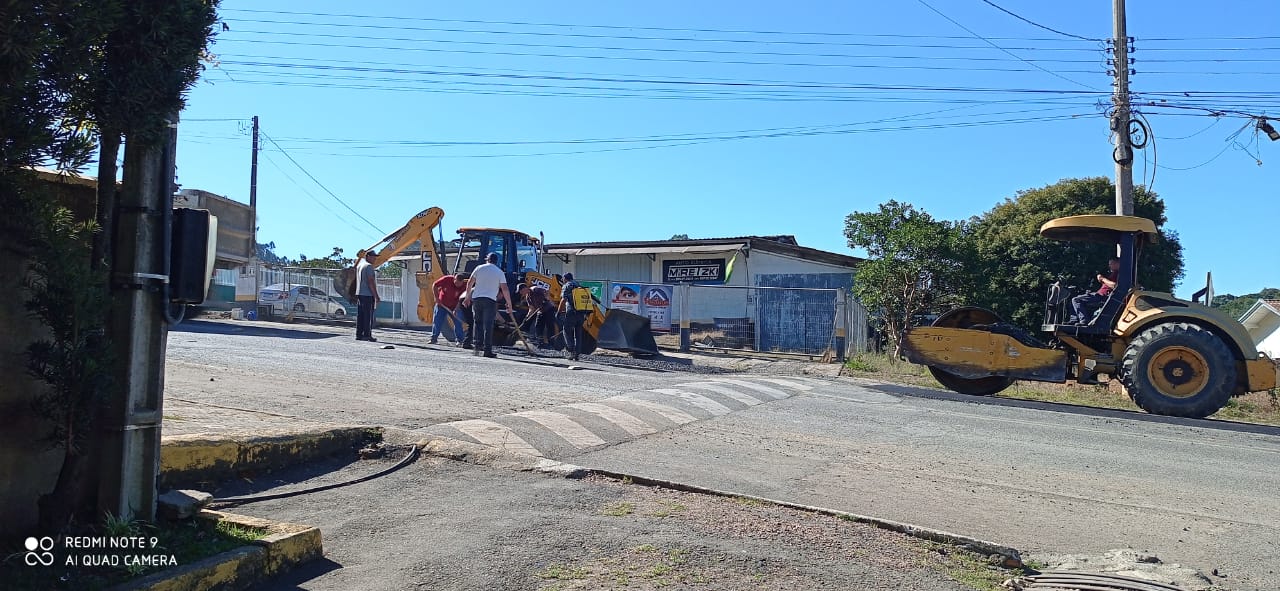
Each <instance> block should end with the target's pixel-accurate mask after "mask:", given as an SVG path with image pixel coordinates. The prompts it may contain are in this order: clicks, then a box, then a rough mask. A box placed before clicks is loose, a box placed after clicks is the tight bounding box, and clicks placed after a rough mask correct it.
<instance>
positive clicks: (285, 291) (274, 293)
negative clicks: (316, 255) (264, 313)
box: [258, 283, 352, 318]
mask: <svg viewBox="0 0 1280 591" xmlns="http://www.w3.org/2000/svg"><path fill="white" fill-rule="evenodd" d="M258 305H259V306H270V307H271V309H272V311H273V312H275V313H277V314H286V313H289V312H293V313H295V314H299V313H301V314H306V315H322V316H331V317H333V318H346V317H347V315H348V314H350V313H352V310H351V307H350V305H349V304H344V303H343V302H342V301H341V299H340V298H338V297H337V296H334V295H331V294H329V293H326V292H325V291H324V290H323V289H319V288H315V287H308V286H306V285H294V284H291V283H275V284H272V285H268V286H266V287H264V288H262V289H261V290H259V291H258Z"/></svg>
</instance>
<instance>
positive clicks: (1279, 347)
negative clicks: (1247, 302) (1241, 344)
mask: <svg viewBox="0 0 1280 591" xmlns="http://www.w3.org/2000/svg"><path fill="white" fill-rule="evenodd" d="M1240 324H1243V325H1244V328H1245V330H1247V331H1249V336H1250V337H1252V338H1253V342H1254V344H1255V345H1256V346H1257V347H1258V350H1259V351H1262V352H1263V353H1266V354H1267V356H1269V357H1271V358H1272V359H1280V300H1258V301H1257V302H1255V303H1254V304H1253V306H1252V307H1250V308H1249V311H1247V312H1245V313H1244V315H1243V316H1241V317H1240Z"/></svg>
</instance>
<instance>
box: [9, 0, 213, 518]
mask: <svg viewBox="0 0 1280 591" xmlns="http://www.w3.org/2000/svg"><path fill="white" fill-rule="evenodd" d="M216 7H217V0H41V1H39V2H12V1H9V2H0V39H3V42H2V43H0V79H2V80H4V84H2V85H0V130H3V134H0V210H3V211H4V212H5V215H6V217H7V220H6V221H7V222H9V223H7V224H5V226H6V228H7V229H12V233H11V234H10V236H12V238H13V240H14V242H15V243H18V244H22V245H24V246H25V248H24V250H25V252H23V253H21V254H22V255H23V256H24V257H25V258H26V259H28V260H29V261H30V269H29V276H28V277H27V278H26V279H25V280H24V281H23V284H24V285H25V286H26V288H27V292H28V293H27V295H28V299H27V303H28V307H29V309H30V310H31V312H32V313H33V314H34V315H35V316H36V317H38V318H39V319H40V320H41V321H42V322H43V323H44V324H45V325H46V326H47V327H48V328H49V336H48V338H46V339H43V340H41V341H38V342H35V343H33V344H32V345H31V346H30V348H29V349H28V360H29V363H28V368H29V370H30V372H31V373H32V374H33V375H35V376H36V377H38V378H40V379H42V380H44V381H45V382H47V383H48V384H49V386H50V388H49V389H48V390H47V391H45V392H44V393H42V394H41V395H40V396H39V399H38V401H37V411H38V412H39V413H40V414H41V415H42V416H43V417H45V418H47V419H49V420H50V424H51V425H54V427H53V429H52V433H51V438H52V439H53V440H54V441H56V442H57V444H58V445H59V446H60V447H62V448H63V451H64V456H63V462H62V467H61V472H60V473H59V476H58V480H57V483H56V484H55V486H54V489H53V491H51V492H49V493H48V494H47V495H45V496H44V497H42V498H41V500H40V520H41V522H42V527H44V528H48V529H47V531H55V530H54V529H53V528H59V527H61V526H62V525H64V524H65V523H66V522H67V520H68V519H70V518H72V517H73V516H74V515H75V514H76V513H79V514H80V515H81V516H82V517H85V518H91V517H93V516H92V512H93V511H94V510H95V509H96V506H97V503H96V501H95V499H94V495H95V494H96V492H97V486H96V482H95V481H93V480H92V477H93V474H92V470H91V464H92V461H91V454H92V453H93V451H94V450H95V446H93V445H89V444H85V443H84V442H83V440H82V437H86V436H89V435H90V433H91V432H92V430H94V429H98V428H102V427H104V426H103V425H101V424H100V423H99V422H98V420H99V419H100V416H101V413H100V412H99V411H100V410H101V405H100V404H98V403H99V402H101V401H102V400H103V399H104V398H105V397H107V396H110V395H111V392H110V383H109V382H110V381H109V380H108V379H106V376H109V375H110V374H111V367H110V365H111V357H110V355H109V352H110V345H109V343H108V338H109V335H107V334H106V331H105V326H106V314H107V312H108V311H109V310H110V308H111V306H110V302H109V292H108V284H107V277H109V276H110V274H109V271H110V270H109V269H108V268H106V265H105V264H104V262H105V261H107V260H110V255H111V249H110V246H109V243H107V242H106V241H105V237H106V236H107V235H108V234H107V232H103V231H101V228H107V229H110V228H111V227H112V224H111V220H110V213H111V212H112V211H113V210H114V203H115V202H114V191H115V187H116V176H117V175H116V169H115V160H116V155H117V152H116V150H117V149H118V148H119V145H120V138H122V137H123V138H125V141H126V143H127V145H128V147H129V148H130V149H138V150H143V149H145V148H146V147H148V146H149V145H154V143H155V142H157V141H159V140H160V139H162V138H163V136H164V134H165V133H166V132H167V131H168V124H169V122H170V116H171V115H173V114H175V113H177V112H178V111H179V110H180V109H181V108H182V106H183V100H184V95H185V93H186V91H187V90H188V89H189V88H190V87H191V86H192V85H193V84H194V83H195V81H196V79H197V77H198V76H199V72H200V69H201V60H202V58H203V56H204V51H205V47H206V46H207V44H208V42H209V39H210V38H211V37H212V34H213V25H214V23H215V22H216V19H217V15H216ZM99 137H100V138H101V139H102V143H101V152H102V156H101V159H100V160H101V163H102V166H101V167H100V170H99V183H100V185H101V186H100V190H99V203H98V213H97V221H96V223H95V222H91V221H76V220H73V219H72V217H71V214H70V213H69V212H68V211H67V210H66V209H61V208H58V207H55V206H53V205H52V201H51V199H50V198H49V197H47V196H44V195H40V194H38V193H37V192H34V190H33V189H32V186H33V185H32V176H33V175H32V174H31V172H30V169H31V168H33V167H35V166H41V165H43V166H49V165H52V166H54V167H55V168H57V169H59V170H66V171H78V170H81V169H83V168H84V167H86V166H87V165H88V164H89V162H90V161H91V159H92V157H93V153H94V148H95V141H96V140H97V139H99ZM104 171H105V173H104ZM130 174H142V171H132V170H128V169H126V170H125V175H126V177H128V176H129V175H130ZM104 196H105V198H104ZM17 220H21V223H18V222H17ZM7 233H8V232H7ZM91 240H92V242H93V245H92V254H90V249H89V248H88V247H89V244H88V243H89V242H90V241H91Z"/></svg>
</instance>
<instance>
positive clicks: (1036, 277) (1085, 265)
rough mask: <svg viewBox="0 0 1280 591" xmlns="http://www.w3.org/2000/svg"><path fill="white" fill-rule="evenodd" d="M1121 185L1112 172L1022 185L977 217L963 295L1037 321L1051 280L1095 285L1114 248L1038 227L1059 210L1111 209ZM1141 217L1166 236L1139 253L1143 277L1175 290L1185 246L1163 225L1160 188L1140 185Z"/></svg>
mask: <svg viewBox="0 0 1280 591" xmlns="http://www.w3.org/2000/svg"><path fill="white" fill-rule="evenodd" d="M1114 206H1115V187H1114V185H1112V183H1111V182H1110V181H1109V180H1107V179H1106V178H1101V177H1097V178H1084V179H1067V180H1063V181H1059V182H1057V183H1054V184H1052V185H1048V186H1046V187H1041V188H1038V189H1031V190H1027V191H1021V192H1019V193H1018V194H1017V196H1016V197H1014V198H1012V199H1006V200H1005V201H1004V202H1003V203H1001V204H999V205H997V206H995V207H994V208H992V209H991V210H989V211H987V212H986V213H984V214H982V216H980V217H978V218H976V219H974V220H973V221H972V224H971V228H970V229H971V236H970V237H971V239H972V244H973V253H974V257H975V259H974V260H973V261H972V269H973V270H974V283H973V284H972V285H971V286H970V290H969V293H967V294H966V297H965V300H966V302H967V303H969V304H971V305H978V306H983V307H986V308H990V309H992V310H994V311H995V312H996V313H998V314H1000V315H1001V316H1002V317H1004V318H1005V319H1006V320H1009V321H1011V322H1013V323H1015V324H1018V325H1020V326H1023V327H1024V328H1035V327H1038V326H1039V325H1040V323H1041V322H1042V320H1043V306H1044V294H1045V290H1046V289H1047V288H1048V286H1049V285H1051V284H1052V283H1053V282H1055V281H1058V280H1062V282H1063V285H1075V286H1077V287H1079V288H1081V289H1096V288H1097V287H1098V286H1097V285H1095V283H1096V281H1095V280H1094V276H1095V275H1098V274H1099V273H1102V272H1103V271H1104V270H1105V269H1106V265H1107V259H1108V258H1110V257H1113V256H1115V248H1114V247H1113V246H1110V245H1106V244H1091V243H1083V242H1057V241H1054V240H1047V239H1045V238H1041V237H1040V226H1041V225H1043V224H1044V223H1045V222H1047V221H1049V220H1051V219H1054V218H1059V217H1066V216H1072V215H1083V214H1109V213H1112V212H1113V211H1114ZM1134 211H1135V215H1137V216H1138V217H1145V218H1148V219H1150V220H1152V221H1154V222H1155V224H1156V227H1157V229H1158V230H1159V233H1160V236H1159V241H1158V242H1157V243H1156V244H1148V245H1146V246H1145V247H1144V248H1143V251H1142V253H1141V255H1140V257H1139V266H1138V283H1139V284H1140V285H1141V286H1142V287H1143V288H1145V289H1149V290H1154V291H1172V290H1173V287H1174V285H1175V284H1176V283H1177V282H1178V280H1180V279H1181V278H1182V275H1183V264H1182V245H1181V243H1180V242H1179V241H1178V235H1177V233H1176V232H1174V231H1172V230H1168V229H1165V228H1163V226H1164V224H1165V222H1166V221H1167V219H1166V218H1165V204H1164V201H1162V200H1161V199H1160V198H1159V197H1158V196H1157V195H1156V194H1155V193H1151V192H1148V191H1146V190H1145V189H1143V188H1141V187H1138V188H1136V189H1135V191H1134Z"/></svg>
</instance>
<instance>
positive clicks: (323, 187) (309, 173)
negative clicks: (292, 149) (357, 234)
mask: <svg viewBox="0 0 1280 591" xmlns="http://www.w3.org/2000/svg"><path fill="white" fill-rule="evenodd" d="M258 133H259V134H260V135H262V137H263V139H265V140H267V141H268V142H271V145H273V146H275V147H276V149H277V150H279V151H280V153H281V154H284V157H285V158H288V159H289V162H292V163H293V165H294V166H296V167H298V170H301V171H302V174H305V175H307V178H309V179H311V182H313V183H315V184H316V186H318V187H320V188H321V189H324V192H325V193H328V194H329V196H330V197H333V199H334V200H335V201H337V202H338V203H340V204H342V206H343V207H345V208H347V211H350V212H351V213H353V214H355V216H356V217H358V218H360V219H361V220H363V221H364V223H366V224H369V227H370V228H373V229H374V230H377V231H378V233H380V234H386V231H385V230H383V229H382V228H379V227H378V226H377V225H376V224H374V223H373V222H371V221H369V218H366V217H364V216H363V215H360V212H358V211H356V210H355V208H353V207H351V206H350V205H347V202H346V201H343V200H342V198H341V197H338V195H337V194H335V193H334V192H333V191H330V190H329V187H326V186H324V183H321V182H320V181H319V180H318V179H316V177H315V175H313V174H311V172H310V171H308V170H307V169H306V168H303V166H302V165H301V164H299V163H298V161H297V160H295V159H294V158H293V156H291V155H290V154H289V152H288V151H287V150H285V149H284V148H282V147H280V144H278V143H276V141H275V140H274V139H272V138H271V136H269V135H267V134H265V133H262V132H261V130H259V132H258Z"/></svg>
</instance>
